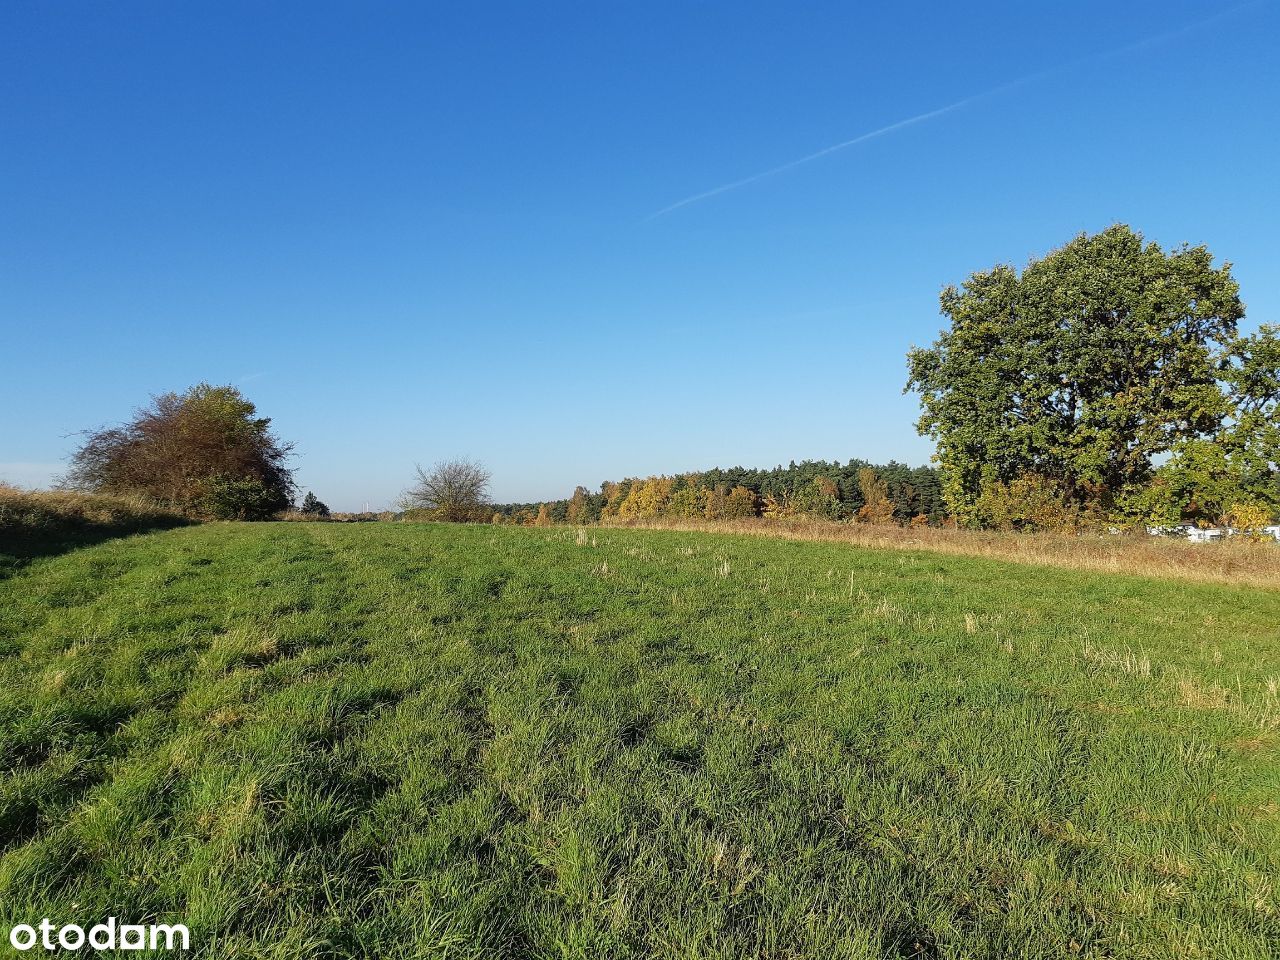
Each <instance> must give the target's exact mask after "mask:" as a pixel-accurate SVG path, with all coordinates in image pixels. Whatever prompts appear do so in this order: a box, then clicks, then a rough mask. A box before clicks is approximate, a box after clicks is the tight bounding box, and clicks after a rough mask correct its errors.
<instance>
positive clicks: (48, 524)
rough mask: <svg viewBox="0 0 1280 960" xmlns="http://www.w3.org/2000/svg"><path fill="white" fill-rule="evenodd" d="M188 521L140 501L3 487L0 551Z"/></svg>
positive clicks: (67, 491)
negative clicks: (22, 544)
mask: <svg viewBox="0 0 1280 960" xmlns="http://www.w3.org/2000/svg"><path fill="white" fill-rule="evenodd" d="M186 522H188V521H187V520H186V519H185V518H184V517H183V516H182V515H181V514H178V513H175V512H174V511H172V510H168V509H165V508H164V507H160V506H157V505H156V504H154V503H152V502H151V501H149V500H147V499H145V498H142V497H126V496H111V495H106V494H97V493H77V492H74V491H70V490H22V489H20V488H18V487H13V486H9V485H8V484H3V483H0V552H4V548H5V547H6V546H10V545H16V544H19V543H33V542H36V543H39V542H51V541H54V540H58V539H61V538H65V537H82V536H86V535H87V536H99V535H107V536H113V535H120V534H125V533H134V532H138V531H141V530H148V529H151V528H154V527H165V526H175V525H177V524H181V523H186Z"/></svg>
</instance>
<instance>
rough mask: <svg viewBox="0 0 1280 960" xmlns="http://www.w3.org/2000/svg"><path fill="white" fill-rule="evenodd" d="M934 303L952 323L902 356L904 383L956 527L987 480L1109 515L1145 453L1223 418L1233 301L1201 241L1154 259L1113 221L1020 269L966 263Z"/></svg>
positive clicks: (1134, 479) (1146, 469) (1208, 430)
mask: <svg viewBox="0 0 1280 960" xmlns="http://www.w3.org/2000/svg"><path fill="white" fill-rule="evenodd" d="M941 307H942V313H943V315H944V316H946V317H947V318H948V320H949V322H950V326H949V328H948V329H946V330H944V331H943V332H942V334H941V336H940V337H939V339H938V341H937V342H936V343H934V345H933V346H932V347H929V348H922V349H915V350H912V351H911V352H910V354H909V355H908V360H909V367H910V375H909V380H908V383H907V388H908V389H910V390H917V391H919V392H920V394H921V403H922V407H923V413H922V415H921V418H920V421H919V424H918V427H919V430H920V432H921V433H923V434H926V435H928V436H930V437H932V438H934V439H935V440H936V441H937V444H938V461H939V463H940V464H941V466H942V473H943V482H944V487H945V494H946V497H947V502H948V504H949V506H950V508H951V510H952V512H953V513H955V514H956V516H957V517H958V518H959V519H960V520H961V521H962V522H975V521H976V520H977V517H976V515H975V505H976V502H977V500H978V498H979V496H980V495H981V492H982V487H983V482H984V476H987V475H989V476H990V477H991V478H992V480H993V481H994V482H998V483H1004V484H1008V483H1010V482H1012V481H1014V480H1016V479H1018V478H1019V477H1023V476H1028V475H1034V476H1038V477H1043V478H1047V479H1050V480H1053V481H1055V482H1057V483H1059V484H1061V485H1062V487H1063V489H1064V490H1065V492H1066V494H1067V496H1068V497H1070V498H1071V499H1073V500H1075V501H1076V502H1078V503H1081V504H1088V505H1090V506H1092V507H1094V508H1103V509H1110V508H1111V507H1112V506H1113V505H1114V504H1115V503H1116V501H1117V500H1119V499H1122V498H1124V497H1125V496H1129V495H1132V493H1133V492H1134V491H1137V490H1140V489H1141V488H1142V487H1143V486H1145V485H1146V484H1147V483H1148V482H1149V481H1150V479H1151V476H1152V473H1153V458H1154V457H1156V456H1158V455H1160V454H1163V453H1166V452H1168V451H1170V450H1172V449H1173V448H1174V447H1176V446H1177V445H1178V444H1179V443H1181V442H1185V441H1188V440H1195V439H1199V438H1205V437H1209V436H1212V435H1213V434H1214V433H1215V432H1216V431H1217V430H1219V429H1220V428H1221V427H1222V425H1223V424H1224V423H1225V422H1226V421H1227V420H1228V418H1229V417H1230V415H1231V413H1232V403H1231V400H1230V398H1229V396H1228V395H1227V393H1226V392H1225V390H1224V388H1223V384H1222V383H1221V381H1220V374H1221V369H1222V365H1223V363H1224V358H1225V357H1226V355H1227V354H1228V353H1229V351H1230V350H1231V347H1232V345H1233V343H1234V340H1235V335H1236V324H1237V321H1238V320H1239V319H1240V318H1241V317H1242V316H1243V314H1244V309H1243V306H1242V305H1241V302H1240V297H1239V289H1238V286H1237V284H1236V282H1235V280H1233V279H1232V277H1231V273H1230V268H1229V266H1228V265H1224V266H1222V267H1214V265H1213V258H1212V256H1211V255H1210V253H1209V251H1208V250H1206V249H1205V248H1204V247H1190V248H1186V247H1184V248H1181V249H1178V250H1175V251H1173V252H1172V253H1166V252H1164V251H1163V250H1162V249H1161V248H1160V247H1159V246H1158V245H1157V244H1154V243H1144V242H1143V239H1142V236H1141V235H1140V234H1138V233H1135V232H1134V231H1132V230H1131V229H1129V228H1128V227H1126V226H1115V227H1111V228H1109V229H1107V230H1105V231H1103V232H1102V233H1099V234H1096V235H1093V236H1090V235H1086V234H1082V235H1081V236H1079V237H1077V238H1076V239H1075V240H1073V241H1072V242H1071V243H1069V244H1067V245H1066V246H1065V247H1062V248H1061V249H1058V250H1055V251H1054V252H1053V253H1051V254H1049V255H1048V256H1047V257H1045V258H1044V259H1041V260H1036V261H1032V262H1031V263H1030V264H1029V265H1028V266H1027V267H1026V269H1025V270H1023V272H1022V273H1021V275H1019V274H1018V273H1016V272H1015V271H1014V269H1013V268H1012V267H1009V266H998V267H995V268H994V269H992V270H990V271H988V272H986V273H975V274H974V275H973V276H971V277H970V278H969V279H968V280H967V281H965V283H964V285H963V286H962V287H960V288H959V289H956V288H954V287H949V288H947V289H946V290H945V291H943V294H942V297H941Z"/></svg>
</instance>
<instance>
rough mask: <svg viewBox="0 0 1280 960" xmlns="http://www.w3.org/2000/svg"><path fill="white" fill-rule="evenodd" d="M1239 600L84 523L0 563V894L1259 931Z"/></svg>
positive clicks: (824, 547) (1081, 951)
mask: <svg viewBox="0 0 1280 960" xmlns="http://www.w3.org/2000/svg"><path fill="white" fill-rule="evenodd" d="M1278 625H1280V593H1277V592H1273V591H1265V590H1257V589H1244V588H1236V587H1230V586H1223V585H1207V584H1193V583H1186V582H1180V583H1173V582H1167V581H1166V582H1161V581H1158V580H1154V579H1143V578H1138V577H1126V576H1122V575H1107V574H1101V573H1088V572H1080V571H1071V570H1059V569H1052V568H1048V567H1043V566H1041V567H1037V566H1020V565H1016V564H1010V563H1002V562H998V561H995V560H990V559H981V558H972V557H961V556H950V555H944V554H938V553H912V552H909V551H901V550H894V551H888V550H880V551H877V550H861V549H857V548H854V547H851V546H848V545H844V544H833V543H820V542H796V541H784V540H767V539H763V538H754V537H745V536H744V537H735V536H725V535H715V534H708V533H691V532H670V531H659V532H654V531H636V530H586V531H582V532H579V531H575V530H572V529H534V528H489V527H445V526H418V525H410V524H367V525H350V526H347V525H327V524H262V525H250V524H218V525H207V526H202V527H188V528H181V529H174V530H168V531H165V532H161V533H152V534H147V535H143V536H137V537H133V538H129V539H124V540H112V541H107V542H104V543H100V544H97V545H95V546H88V547H84V548H82V549H79V550H75V551H70V552H67V553H64V554H62V555H60V556H49V557H39V558H36V559H33V560H31V561H30V562H29V563H24V564H19V565H18V566H16V567H15V568H14V569H13V571H12V572H11V573H10V575H9V576H8V577H7V579H4V580H0V777H2V779H0V843H3V847H2V852H0V924H3V925H4V928H5V929H6V930H7V929H8V927H9V926H11V925H13V924H15V923H19V922H38V920H39V918H41V917H50V918H53V919H55V920H56V921H58V922H61V923H69V922H76V923H80V924H83V925H86V926H87V925H88V924H90V923H93V922H96V921H97V920H98V919H100V918H102V917H105V916H108V915H112V916H117V917H121V918H123V919H125V920H126V921H127V922H150V921H153V920H158V919H163V920H167V921H169V922H183V923H187V924H188V925H189V926H190V927H191V929H192V946H193V952H194V953H195V954H197V955H199V956H203V957H216V958H224V957H279V958H286V957H289V958H291V957H352V956H378V957H405V958H408V957H441V958H444V957H449V958H454V957H457V958H465V957H492V958H521V957H546V958H552V957H583V958H586V957H688V958H693V957H697V958H711V957H723V958H741V957H778V958H799V957H812V958H838V957H889V958H896V957H952V958H960V957H975V958H976V957H1055V958H1056V957H1070V956H1084V957H1126V958H1127V957H1149V958H1166V957H1197V958H1210V957H1212V958H1219V957H1222V958H1243V957H1259V958H1261V957H1274V956H1276V955H1277V954H1278V953H1280V896H1278V890H1277V886H1278V884H1280V754H1278V753H1277V747H1278V744H1280V628H1278ZM4 949H7V945H6V946H5V947H4ZM34 952H40V951H34Z"/></svg>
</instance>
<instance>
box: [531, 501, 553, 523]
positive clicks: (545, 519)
mask: <svg viewBox="0 0 1280 960" xmlns="http://www.w3.org/2000/svg"><path fill="white" fill-rule="evenodd" d="M533 525H534V526H535V527H549V526H551V514H550V513H549V512H548V511H547V505H546V504H545V503H542V504H539V505H538V515H537V516H536V517H534V520H533Z"/></svg>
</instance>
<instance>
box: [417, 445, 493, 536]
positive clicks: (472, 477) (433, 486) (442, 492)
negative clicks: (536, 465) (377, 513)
mask: <svg viewBox="0 0 1280 960" xmlns="http://www.w3.org/2000/svg"><path fill="white" fill-rule="evenodd" d="M416 470H417V480H416V481H415V482H414V484H413V486H411V487H410V488H409V489H408V490H406V491H405V493H404V495H403V496H402V497H401V498H400V506H401V507H402V508H403V509H405V510H407V511H423V512H426V513H428V514H429V515H430V516H431V517H432V518H433V519H436V520H445V521H448V522H451V523H475V522H480V521H484V520H488V519H490V517H491V516H492V513H493V511H492V509H491V508H490V507H489V504H488V498H489V471H488V470H486V469H485V467H484V466H483V465H482V464H480V463H476V462H475V461H473V460H465V459H459V460H445V461H442V462H440V463H437V464H436V465H435V466H434V467H432V468H431V469H430V470H429V471H428V470H424V469H422V467H421V466H418V467H416Z"/></svg>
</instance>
